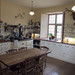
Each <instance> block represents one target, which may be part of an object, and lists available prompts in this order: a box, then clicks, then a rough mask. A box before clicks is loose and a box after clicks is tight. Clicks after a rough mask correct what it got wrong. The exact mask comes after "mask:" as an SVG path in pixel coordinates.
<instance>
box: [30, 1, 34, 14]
mask: <svg viewBox="0 0 75 75" xmlns="http://www.w3.org/2000/svg"><path fill="white" fill-rule="evenodd" d="M29 14H30V15H34V14H35V13H34V11H33V1H32V6H31V11H30V12H29Z"/></svg>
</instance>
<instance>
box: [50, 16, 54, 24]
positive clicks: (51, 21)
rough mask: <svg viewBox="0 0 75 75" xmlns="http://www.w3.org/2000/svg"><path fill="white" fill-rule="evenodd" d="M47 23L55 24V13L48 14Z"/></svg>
mask: <svg viewBox="0 0 75 75" xmlns="http://www.w3.org/2000/svg"><path fill="white" fill-rule="evenodd" d="M49 24H55V15H50V16H49Z"/></svg>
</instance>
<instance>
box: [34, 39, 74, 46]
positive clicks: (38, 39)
mask: <svg viewBox="0 0 75 75" xmlns="http://www.w3.org/2000/svg"><path fill="white" fill-rule="evenodd" d="M34 39H35V40H43V41H48V42H54V43H59V44H66V45H74V46H75V44H69V43H64V42H58V41H54V40H49V39H48V38H34Z"/></svg>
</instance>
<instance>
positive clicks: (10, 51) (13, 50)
mask: <svg viewBox="0 0 75 75" xmlns="http://www.w3.org/2000/svg"><path fill="white" fill-rule="evenodd" d="M12 52H17V49H10V50H8V51H6V53H7V54H9V53H12Z"/></svg>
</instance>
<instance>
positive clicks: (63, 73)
mask: <svg viewBox="0 0 75 75" xmlns="http://www.w3.org/2000/svg"><path fill="white" fill-rule="evenodd" d="M4 75H12V73H9V74H4ZM15 75H16V74H15ZM43 75H75V65H73V64H70V63H67V62H64V61H61V60H57V59H54V58H50V57H48V58H47V66H46V68H45V70H44V73H43Z"/></svg>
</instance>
